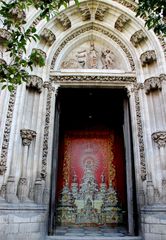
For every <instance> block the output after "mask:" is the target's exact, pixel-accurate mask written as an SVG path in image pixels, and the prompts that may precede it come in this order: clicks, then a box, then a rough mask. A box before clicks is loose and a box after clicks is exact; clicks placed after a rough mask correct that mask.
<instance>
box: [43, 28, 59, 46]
mask: <svg viewBox="0 0 166 240" xmlns="http://www.w3.org/2000/svg"><path fill="white" fill-rule="evenodd" d="M40 36H41V38H42V39H43V40H44V41H45V42H46V43H48V45H49V46H51V45H52V44H53V43H54V42H55V40H56V36H55V34H54V33H53V32H52V31H51V30H49V29H47V28H44V30H43V31H42V33H41V35H40Z"/></svg>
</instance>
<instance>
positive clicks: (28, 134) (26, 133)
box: [20, 129, 36, 146]
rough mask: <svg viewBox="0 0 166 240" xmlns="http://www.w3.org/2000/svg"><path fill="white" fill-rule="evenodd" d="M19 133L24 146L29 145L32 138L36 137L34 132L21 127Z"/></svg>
mask: <svg viewBox="0 0 166 240" xmlns="http://www.w3.org/2000/svg"><path fill="white" fill-rule="evenodd" d="M20 134H21V138H22V144H23V145H24V146H29V145H30V144H31V142H32V140H33V139H34V138H35V137H36V132H35V131H33V130H30V129H21V130H20Z"/></svg>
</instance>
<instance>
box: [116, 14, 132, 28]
mask: <svg viewBox="0 0 166 240" xmlns="http://www.w3.org/2000/svg"><path fill="white" fill-rule="evenodd" d="M129 21H130V18H128V17H127V16H125V15H124V14H121V15H120V16H119V17H118V19H117V20H116V22H115V28H116V29H117V30H119V31H120V32H122V31H123V29H124V28H125V26H126V24H127V23H128V22H129Z"/></svg>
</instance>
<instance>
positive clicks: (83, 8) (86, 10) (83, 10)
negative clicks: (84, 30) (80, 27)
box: [79, 5, 91, 21]
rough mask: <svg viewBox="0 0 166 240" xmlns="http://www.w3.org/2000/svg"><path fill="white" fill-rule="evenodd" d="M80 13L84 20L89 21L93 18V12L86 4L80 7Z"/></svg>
mask: <svg viewBox="0 0 166 240" xmlns="http://www.w3.org/2000/svg"><path fill="white" fill-rule="evenodd" d="M79 10H80V13H81V15H82V21H87V20H90V19H91V12H90V9H89V7H88V6H87V5H86V6H80V7H79Z"/></svg>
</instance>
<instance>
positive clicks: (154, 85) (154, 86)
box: [144, 77, 162, 94]
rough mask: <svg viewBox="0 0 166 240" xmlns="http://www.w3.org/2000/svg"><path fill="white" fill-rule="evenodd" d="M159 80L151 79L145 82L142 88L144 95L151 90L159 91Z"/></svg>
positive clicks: (156, 78)
mask: <svg viewBox="0 0 166 240" xmlns="http://www.w3.org/2000/svg"><path fill="white" fill-rule="evenodd" d="M161 82H162V81H161V79H160V78H159V77H151V78H148V79H146V80H145V82H144V88H145V93H146V94H148V93H149V92H150V91H151V90H161V89H162V85H161Z"/></svg>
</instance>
